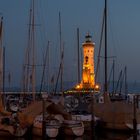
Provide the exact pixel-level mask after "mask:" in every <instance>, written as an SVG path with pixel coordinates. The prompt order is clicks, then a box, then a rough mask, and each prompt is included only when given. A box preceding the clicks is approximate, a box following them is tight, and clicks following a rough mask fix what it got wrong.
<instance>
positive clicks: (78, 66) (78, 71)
mask: <svg viewBox="0 0 140 140" xmlns="http://www.w3.org/2000/svg"><path fill="white" fill-rule="evenodd" d="M77 63H78V64H77V75H78V83H80V59H79V28H77Z"/></svg>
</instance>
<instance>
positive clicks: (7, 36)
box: [0, 0, 140, 86]
mask: <svg viewBox="0 0 140 140" xmlns="http://www.w3.org/2000/svg"><path fill="white" fill-rule="evenodd" d="M35 2H36V6H35V8H36V9H37V10H36V12H35V17H36V23H37V24H39V26H37V27H36V33H37V36H36V57H37V61H38V62H37V63H41V60H42V52H43V51H44V50H45V49H46V46H47V42H48V40H49V41H51V44H50V52H51V53H50V61H51V64H50V67H51V68H50V69H51V70H52V72H51V74H50V75H53V73H56V72H57V71H58V65H57V64H56V63H57V62H58V63H59V61H57V60H59V58H58V55H59V54H58V52H59V24H58V23H59V22H58V19H59V18H58V17H59V12H61V21H62V40H63V42H64V47H65V64H64V77H65V80H66V81H76V64H77V62H76V60H77V56H76V54H77V53H76V44H77V42H76V28H77V27H78V28H79V29H80V45H81V44H82V42H83V41H84V36H85V34H86V33H87V32H90V33H91V35H92V37H93V40H94V42H95V43H96V48H95V60H97V53H98V48H99V40H100V33H101V24H102V16H103V8H104V0H69V1H68V0H35ZM29 7H30V0H10V1H9V0H0V13H1V15H3V17H4V43H3V44H4V46H5V48H6V71H7V72H8V71H10V72H11V74H12V81H13V84H12V85H13V86H14V85H20V84H21V78H22V76H21V75H22V65H23V59H24V56H25V48H26V47H27V40H28V23H29ZM139 13H140V1H139V0H133V1H132V0H108V42H109V43H108V55H109V56H116V58H115V60H116V65H117V66H116V77H117V76H118V72H119V71H120V70H121V69H124V66H127V68H128V80H129V81H131V82H134V81H138V82H140V74H139V71H140V62H139V56H140V55H139V53H140V14H139ZM102 51H103V50H102ZM54 56H55V57H54ZM108 63H109V65H111V64H112V59H109V62H108ZM109 68H110V66H109ZM37 69H38V70H40V69H41V68H37ZM37 75H38V77H40V72H37ZM38 79H39V78H38ZM38 81H39V80H38ZM38 83H39V82H38Z"/></svg>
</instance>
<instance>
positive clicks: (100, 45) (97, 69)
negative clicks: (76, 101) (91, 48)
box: [95, 9, 105, 83]
mask: <svg viewBox="0 0 140 140" xmlns="http://www.w3.org/2000/svg"><path fill="white" fill-rule="evenodd" d="M104 10H105V9H104ZM104 13H105V12H104ZM104 13H103V21H102V28H101V36H100V43H99V52H98V60H97V66H96V74H95V83H96V82H97V75H98V71H99V65H100V54H101V47H102V39H103V30H104V18H105V15H104Z"/></svg>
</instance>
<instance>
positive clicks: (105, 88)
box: [104, 0, 108, 94]
mask: <svg viewBox="0 0 140 140" xmlns="http://www.w3.org/2000/svg"><path fill="white" fill-rule="evenodd" d="M104 12H105V13H104V14H105V32H104V35H105V61H104V62H105V71H104V72H105V79H104V80H105V81H104V82H105V84H104V93H105V94H106V93H107V91H108V86H107V45H108V43H107V0H105V10H104Z"/></svg>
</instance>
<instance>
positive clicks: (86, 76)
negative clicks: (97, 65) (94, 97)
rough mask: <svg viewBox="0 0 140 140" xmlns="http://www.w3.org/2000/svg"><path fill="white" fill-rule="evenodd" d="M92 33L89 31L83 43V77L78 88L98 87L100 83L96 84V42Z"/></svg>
mask: <svg viewBox="0 0 140 140" xmlns="http://www.w3.org/2000/svg"><path fill="white" fill-rule="evenodd" d="M91 38H92V37H91V35H90V34H89V33H88V34H87V35H86V36H85V41H84V43H83V44H82V50H83V65H82V79H81V82H80V83H79V84H78V85H76V89H87V90H88V89H98V88H99V87H98V85H97V84H95V71H94V49H95V43H94V42H93V41H92V39H91Z"/></svg>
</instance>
